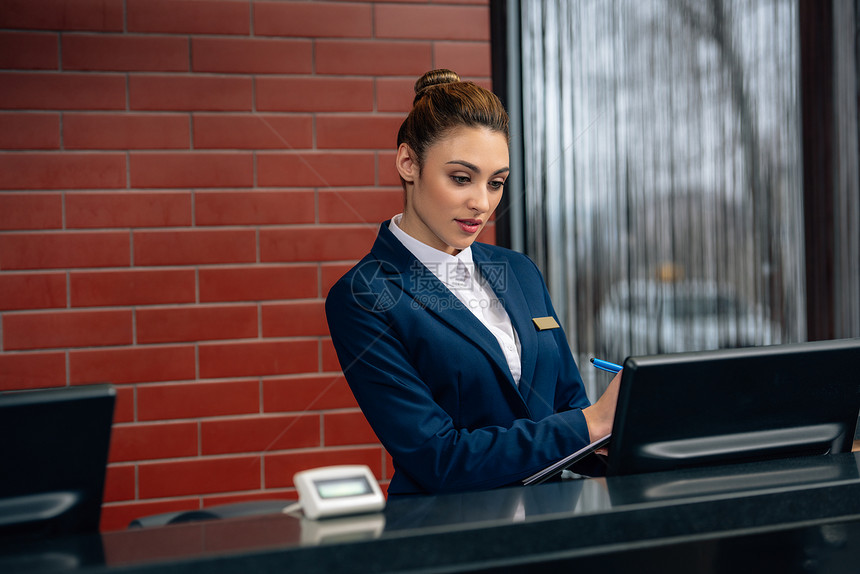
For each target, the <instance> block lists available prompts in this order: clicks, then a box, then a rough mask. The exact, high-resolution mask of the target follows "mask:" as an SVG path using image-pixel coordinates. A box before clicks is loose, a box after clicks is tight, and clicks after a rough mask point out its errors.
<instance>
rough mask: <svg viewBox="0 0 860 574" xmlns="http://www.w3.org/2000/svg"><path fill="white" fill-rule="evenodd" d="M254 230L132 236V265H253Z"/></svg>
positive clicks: (151, 233)
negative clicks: (133, 263)
mask: <svg viewBox="0 0 860 574" xmlns="http://www.w3.org/2000/svg"><path fill="white" fill-rule="evenodd" d="M255 260H256V237H255V234H254V230H253V229H184V230H178V231H169V230H153V231H135V232H134V262H135V265H198V264H206V263H252V262H254V261H255Z"/></svg>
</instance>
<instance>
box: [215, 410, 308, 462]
mask: <svg viewBox="0 0 860 574" xmlns="http://www.w3.org/2000/svg"><path fill="white" fill-rule="evenodd" d="M200 444H201V453H202V454H204V455H207V454H230V453H243V452H245V453H249V452H271V451H274V450H287V449H295V448H308V447H315V446H320V417H319V415H301V416H262V417H260V416H258V417H253V418H249V417H245V418H238V419H219V420H210V421H203V422H202V423H201V425H200Z"/></svg>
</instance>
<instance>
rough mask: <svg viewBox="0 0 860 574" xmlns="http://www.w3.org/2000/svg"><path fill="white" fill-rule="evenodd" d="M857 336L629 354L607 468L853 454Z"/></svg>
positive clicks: (616, 471) (858, 396)
mask: <svg viewBox="0 0 860 574" xmlns="http://www.w3.org/2000/svg"><path fill="white" fill-rule="evenodd" d="M858 411H860V339H850V340H835V341H818V342H810V343H796V344H788V345H775V346H768V347H748V348H741V349H724V350H718V351H702V352H690V353H678V354H670V355H654V356H647V357H630V358H628V359H627V360H626V361H625V362H624V373H623V375H622V379H621V387H620V390H619V396H618V404H617V408H616V412H615V422H614V426H613V429H612V439H611V443H610V446H609V457H608V460H607V469H606V473H607V475H622V474H634V473H640V472H651V471H661V470H672V469H677V468H685V467H693V466H704V465H713V464H724V463H733V462H742V461H748V460H761V459H768V458H779V457H788V456H799V455H814V454H826V453H834V452H849V451H850V450H851V446H852V442H853V439H854V431H855V427H856V425H857V417H858Z"/></svg>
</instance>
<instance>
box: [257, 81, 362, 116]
mask: <svg viewBox="0 0 860 574" xmlns="http://www.w3.org/2000/svg"><path fill="white" fill-rule="evenodd" d="M255 86H256V109H257V110H259V111H268V112H313V113H317V112H369V111H372V110H373V80H371V79H370V78H326V77H307V78H269V77H259V78H257V79H256V81H255Z"/></svg>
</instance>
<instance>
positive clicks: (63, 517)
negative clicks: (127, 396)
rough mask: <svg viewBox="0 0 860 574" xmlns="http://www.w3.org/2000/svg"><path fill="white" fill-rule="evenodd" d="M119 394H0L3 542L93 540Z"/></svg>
mask: <svg viewBox="0 0 860 574" xmlns="http://www.w3.org/2000/svg"><path fill="white" fill-rule="evenodd" d="M115 400H116V391H115V390H114V389H113V387H111V386H109V385H91V386H81V387H64V388H58V389H46V390H38V391H22V392H7V393H3V394H0V437H2V438H0V539H8V538H10V537H14V538H18V537H27V538H43V537H50V536H55V535H59V534H73V533H74V534H77V533H84V532H97V531H98V527H99V518H100V515H101V503H102V494H103V491H104V480H105V469H106V465H107V457H108V448H109V446H110V433H111V425H112V422H113V410H114V403H115Z"/></svg>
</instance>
